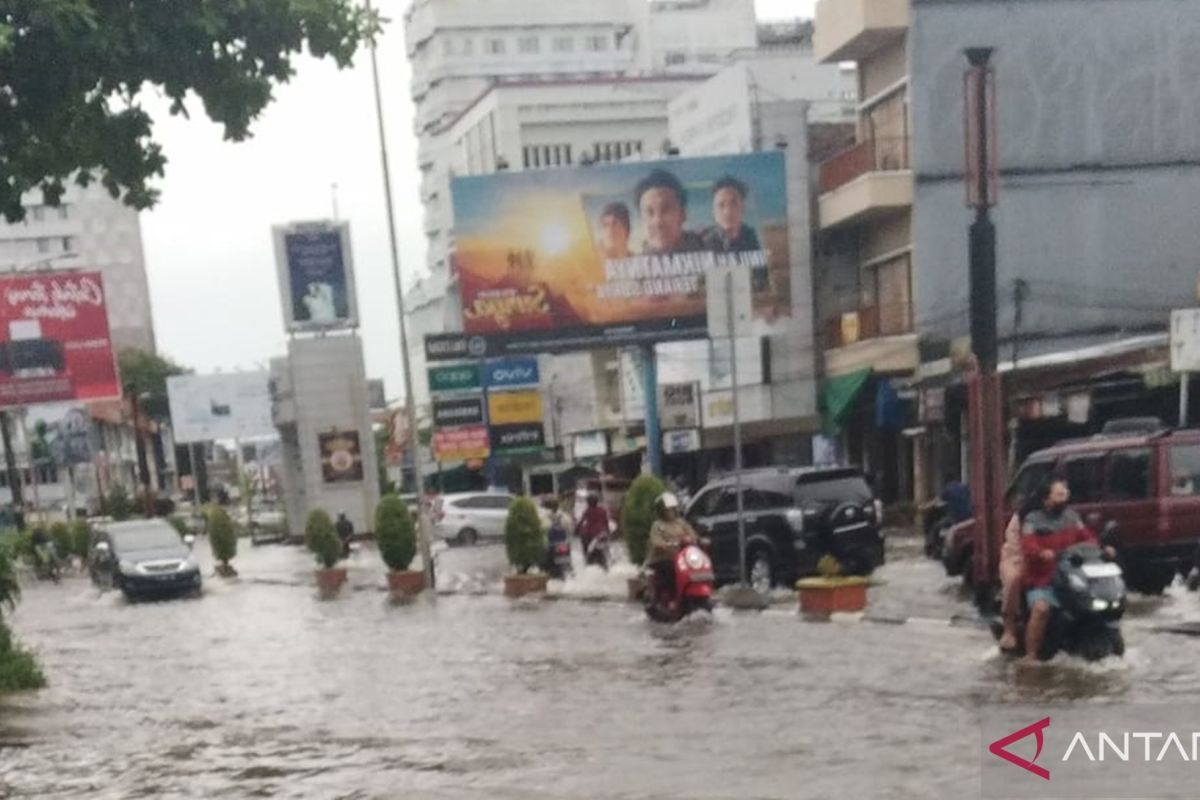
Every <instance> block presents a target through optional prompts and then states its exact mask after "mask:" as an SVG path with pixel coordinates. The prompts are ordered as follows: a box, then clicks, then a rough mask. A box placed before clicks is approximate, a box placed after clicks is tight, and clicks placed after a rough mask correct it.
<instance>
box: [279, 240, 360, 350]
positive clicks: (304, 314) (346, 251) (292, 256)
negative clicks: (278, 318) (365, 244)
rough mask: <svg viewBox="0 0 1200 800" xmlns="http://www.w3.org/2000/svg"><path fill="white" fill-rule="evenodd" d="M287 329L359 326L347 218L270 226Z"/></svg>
mask: <svg viewBox="0 0 1200 800" xmlns="http://www.w3.org/2000/svg"><path fill="white" fill-rule="evenodd" d="M271 230H272V233H273V234H274V237H275V262H276V266H277V268H278V270H279V291H280V293H281V295H282V299H283V324H284V327H285V328H286V329H287V330H288V331H290V332H296V331H314V330H332V329H337V328H354V327H357V326H358V302H357V299H356V297H355V291H354V266H353V263H352V261H351V258H350V226H349V224H347V223H345V222H293V223H290V224H288V225H276V226H275V227H274V228H272V229H271Z"/></svg>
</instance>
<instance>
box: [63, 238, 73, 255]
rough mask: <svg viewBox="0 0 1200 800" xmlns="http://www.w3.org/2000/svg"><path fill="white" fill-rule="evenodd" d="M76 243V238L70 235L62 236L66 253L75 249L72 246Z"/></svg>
mask: <svg viewBox="0 0 1200 800" xmlns="http://www.w3.org/2000/svg"><path fill="white" fill-rule="evenodd" d="M74 244H75V240H74V239H72V238H71V237H70V236H64V237H62V248H63V252H64V253H69V252H71V250H72V249H73V247H72V246H73V245H74Z"/></svg>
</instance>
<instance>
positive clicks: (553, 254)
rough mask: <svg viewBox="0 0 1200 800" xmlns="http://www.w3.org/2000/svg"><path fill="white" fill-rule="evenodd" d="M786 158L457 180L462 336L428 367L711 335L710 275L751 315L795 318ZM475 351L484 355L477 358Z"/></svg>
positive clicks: (439, 344) (434, 347)
mask: <svg viewBox="0 0 1200 800" xmlns="http://www.w3.org/2000/svg"><path fill="white" fill-rule="evenodd" d="M784 165H785V156H784V154H783V153H782V152H778V151H776V152H767V153H751V154H746V155H734V156H720V157H713V158H692V159H672V160H670V161H661V162H638V163H626V164H612V165H607V166H591V167H587V168H579V169H555V170H530V171H527V172H502V173H496V174H493V175H479V176H470V177H462V178H455V179H454V181H453V183H452V193H453V202H454V219H455V240H456V243H457V246H456V251H455V256H454V260H455V265H456V269H457V271H458V276H459V285H460V287H461V292H462V305H463V327H464V333H463V334H452V335H442V336H435V337H431V338H430V339H429V340H428V341H427V343H426V348H427V354H428V356H429V357H430V358H432V359H438V358H442V359H446V358H462V357H464V355H463V354H464V353H466V354H470V355H471V356H472V357H482V356H485V355H504V354H508V353H521V352H526V353H528V352H538V351H555V350H558V351H561V350H573V349H582V348H590V347H599V346H605V345H615V344H628V343H636V342H644V341H664V340H668V339H688V338H700V337H703V336H705V335H706V333H707V291H706V283H705V280H706V275H707V274H708V273H709V272H710V271H712V270H714V269H717V268H732V269H736V270H745V271H748V272H749V273H750V274H751V275H752V279H751V280H750V282H749V283H750V285H751V286H752V287H753V293H752V296H751V297H750V298H748V303H749V306H750V309H751V314H752V316H753V317H754V318H755V319H759V320H762V321H764V322H766V323H767V324H773V323H774V322H775V321H777V320H781V319H785V318H787V317H790V315H791V313H792V308H791V300H790V298H791V280H790V272H789V269H790V267H789V252H788V241H787V191H786V180H785V170H784ZM480 351H482V352H480Z"/></svg>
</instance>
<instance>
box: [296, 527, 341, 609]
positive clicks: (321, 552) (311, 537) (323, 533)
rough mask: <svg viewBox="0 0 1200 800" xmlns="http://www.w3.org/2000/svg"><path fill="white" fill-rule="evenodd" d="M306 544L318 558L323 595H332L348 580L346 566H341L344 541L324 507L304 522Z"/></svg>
mask: <svg viewBox="0 0 1200 800" xmlns="http://www.w3.org/2000/svg"><path fill="white" fill-rule="evenodd" d="M304 544H305V546H306V547H307V548H308V549H309V550H310V551H311V552H312V554H313V555H314V556H316V558H317V564H318V566H319V569H317V573H316V574H317V587H318V588H319V589H320V590H321V595H322V596H323V597H332V596H333V595H335V594H337V593H338V590H340V589H341V588H342V584H344V583H345V582H346V568H345V567H339V566H338V565H337V563H338V561H340V560H341V558H342V542H341V540H340V539H338V535H337V531H336V530H335V529H334V527H333V520H332V519H331V518H330V516H329V514H327V513H326V512H325V511H323V510H322V509H319V508H318V509H315V510H314V511H312V512H311V513H310V514H309V515H308V520H307V521H306V522H305V524H304Z"/></svg>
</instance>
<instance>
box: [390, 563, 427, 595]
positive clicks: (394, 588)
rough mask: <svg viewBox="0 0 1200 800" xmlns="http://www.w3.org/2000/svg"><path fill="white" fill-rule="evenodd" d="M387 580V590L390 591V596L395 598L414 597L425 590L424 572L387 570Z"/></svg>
mask: <svg viewBox="0 0 1200 800" xmlns="http://www.w3.org/2000/svg"><path fill="white" fill-rule="evenodd" d="M387 581H388V591H390V592H391V593H392V597H395V598H397V599H407V598H409V597H415V596H416V595H418V594H420V593H421V592H423V591H425V573H424V572H413V571H411V570H405V571H403V572H389V573H388V576H387Z"/></svg>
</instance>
